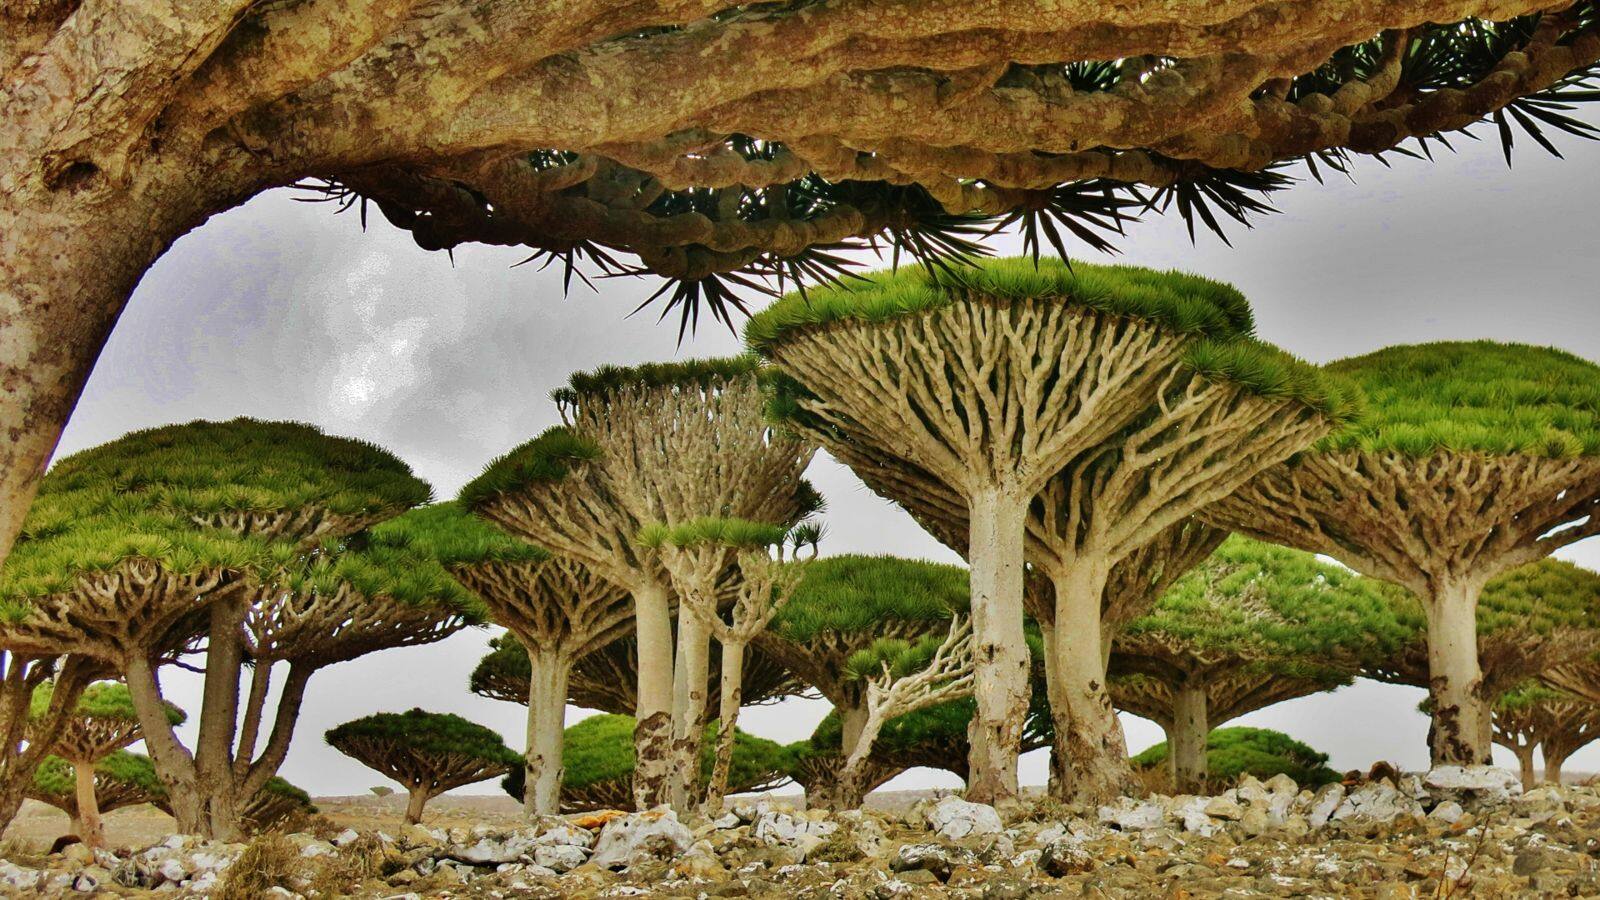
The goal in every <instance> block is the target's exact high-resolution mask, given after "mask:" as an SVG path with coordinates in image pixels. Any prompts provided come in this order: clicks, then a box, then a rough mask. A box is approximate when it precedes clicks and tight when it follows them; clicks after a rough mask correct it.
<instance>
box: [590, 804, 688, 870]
mask: <svg viewBox="0 0 1600 900" xmlns="http://www.w3.org/2000/svg"><path fill="white" fill-rule="evenodd" d="M692 843H694V834H693V833H692V832H690V831H689V829H688V828H685V827H684V826H683V824H682V823H680V822H679V821H678V816H677V814H676V813H674V812H673V811H672V810H670V809H666V808H664V807H663V808H659V809H652V810H650V811H648V812H642V813H629V814H626V815H623V816H620V817H616V818H612V819H610V820H609V821H607V822H606V824H605V827H604V828H603V829H602V830H601V832H600V838H599V840H597V841H595V845H594V855H593V856H592V857H590V861H591V862H593V863H594V864H595V865H596V866H598V867H600V868H602V869H619V868H630V867H632V866H634V865H637V864H638V863H640V862H644V861H646V860H652V859H657V860H666V859H672V858H674V857H676V856H678V855H679V854H681V853H683V851H685V850H687V849H689V845H690V844H692Z"/></svg>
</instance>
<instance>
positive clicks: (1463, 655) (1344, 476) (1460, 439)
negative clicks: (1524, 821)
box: [1206, 341, 1600, 764]
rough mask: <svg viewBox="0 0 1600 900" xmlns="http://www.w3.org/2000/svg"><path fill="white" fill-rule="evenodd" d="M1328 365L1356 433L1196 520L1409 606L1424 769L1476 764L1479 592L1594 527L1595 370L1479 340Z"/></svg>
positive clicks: (1484, 699) (1482, 714) (1599, 401)
mask: <svg viewBox="0 0 1600 900" xmlns="http://www.w3.org/2000/svg"><path fill="white" fill-rule="evenodd" d="M1328 368H1329V369H1330V370H1331V371H1333V372H1336V373H1338V374H1340V375H1343V376H1345V377H1348V378H1350V379H1352V380H1354V381H1356V382H1358V383H1360V384H1361V386H1362V387H1363V388H1365V390H1366V393H1367V395H1368V397H1369V399H1370V409H1369V411H1368V415H1367V416H1366V417H1365V418H1364V419H1363V421H1362V422H1361V423H1360V425H1359V427H1355V428H1351V429H1347V430H1346V431H1344V432H1342V433H1340V434H1338V435H1335V436H1333V437H1330V438H1328V439H1326V440H1324V441H1322V442H1321V443H1319V444H1318V445H1317V446H1316V447H1315V448H1313V449H1312V450H1311V451H1309V452H1306V453H1302V454H1300V455H1298V456H1296V457H1294V458H1293V459H1292V460H1290V461H1288V462H1286V463H1284V464H1283V465H1281V466H1277V467H1274V468H1273V469H1271V470H1269V471H1267V472H1265V473H1263V474H1261V475H1260V476H1259V477H1258V478H1256V479H1254V480H1253V481H1252V482H1251V483H1250V484H1249V485H1247V486H1245V487H1244V488H1243V489H1241V490H1240V491H1238V492H1236V493H1235V494H1234V495H1233V496H1231V497H1229V498H1228V499H1226V500H1225V501H1223V502H1222V503H1219V504H1217V505H1215V506H1213V507H1212V508H1211V509H1210V510H1208V511H1207V513H1206V515H1207V516H1209V517H1210V518H1212V519H1213V520H1214V521H1216V523H1217V524H1219V525H1221V526H1223V527H1227V528H1232V529H1234V530H1237V531H1239V532H1242V533H1245V534H1250V535H1253V536H1256V537H1261V538H1264V539H1267V540H1272V541H1276V542H1279V543H1284V544H1288V545H1290V546H1294V547H1299V548H1300V549H1303V550H1309V551H1311V552H1313V553H1322V554H1326V555H1328V556H1331V557H1333V558H1334V559H1337V560H1339V561H1340V562H1342V563H1344V564H1345V565H1348V566H1350V567H1351V568H1353V569H1355V570H1356V571H1358V572H1360V573H1362V574H1363V575H1369V576H1371V577H1374V578H1380V579H1383V580H1385V581H1389V582H1392V583H1394V584H1397V585H1400V586H1401V587H1404V588H1406V589H1408V590H1410V591H1411V592H1412V593H1413V594H1415V595H1416V596H1417V597H1418V598H1420V599H1421V603H1422V608H1423V612H1424V614H1425V616H1426V619H1427V634H1428V640H1427V653H1428V680H1427V685H1428V689H1429V691H1430V695H1431V698H1432V708H1433V727H1432V730H1431V731H1430V732H1429V745H1430V749H1431V753H1432V758H1433V761H1434V762H1435V763H1436V764H1437V763H1460V764H1477V763H1487V762H1488V761H1489V745H1490V722H1489V705H1490V703H1491V701H1492V700H1493V698H1494V696H1495V695H1494V694H1493V693H1491V692H1489V691H1487V690H1486V687H1485V684H1484V672H1483V668H1482V665H1481V664H1480V661H1479V654H1478V640H1477V635H1478V627H1477V610H1478V596H1479V594H1480V592H1481V591H1482V590H1483V586H1484V585H1485V584H1486V583H1487V582H1488V581H1489V579H1491V578H1493V577H1495V576H1496V575H1498V574H1500V573H1502V572H1506V571H1509V570H1511V569H1514V568H1516V567H1518V566H1522V565H1526V564H1528V563H1531V562H1535V561H1537V560H1540V559H1543V558H1544V557H1546V556H1548V555H1550V554H1551V553H1552V552H1554V551H1555V550H1557V549H1559V548H1561V547H1565V546H1567V545H1569V544H1571V543H1573V542H1574V541H1578V540H1581V539H1582V538H1585V537H1588V536H1589V535H1591V534H1594V533H1596V532H1600V516H1596V515H1594V512H1595V511H1596V505H1597V503H1600V367H1597V366H1595V365H1594V364H1593V363H1590V362H1588V361H1587V360H1583V359H1579V358H1578V357H1575V356H1572V355H1570V354H1567V353H1563V352H1561V351H1559V350H1553V349H1549V348H1541V347H1529V346H1525V345H1519V344H1499V343H1493V342H1490V341H1477V342H1462V343H1437V344H1418V345H1413V346H1403V347H1390V348H1387V349H1384V350H1379V351H1377V352H1375V353H1370V354H1367V355H1366V356H1359V357H1353V358H1351V359H1346V360H1342V361H1339V362H1335V363H1332V364H1330V365H1329V366H1328ZM1530 674H1534V673H1530ZM1520 680H1521V679H1520V678H1519V679H1516V680H1515V681H1512V682H1511V683H1510V684H1507V685H1505V688H1507V689H1508V688H1510V687H1511V686H1513V685H1515V684H1516V683H1517V682H1518V681H1520Z"/></svg>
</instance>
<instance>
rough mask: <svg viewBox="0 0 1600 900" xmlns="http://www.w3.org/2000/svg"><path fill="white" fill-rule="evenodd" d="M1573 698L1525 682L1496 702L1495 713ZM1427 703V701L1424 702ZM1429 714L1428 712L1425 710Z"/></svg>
mask: <svg viewBox="0 0 1600 900" xmlns="http://www.w3.org/2000/svg"><path fill="white" fill-rule="evenodd" d="M1573 699H1574V698H1573V696H1572V695H1571V694H1569V693H1567V692H1566V691H1559V690H1556V689H1555V688H1553V687H1550V686H1549V685H1546V684H1543V683H1541V682H1539V681H1525V682H1523V683H1522V684H1521V685H1518V686H1517V687H1515V688H1513V689H1511V690H1509V691H1506V692H1505V693H1504V694H1501V695H1500V699H1498V700H1496V701H1495V704H1494V708H1495V712H1521V711H1522V710H1525V709H1530V708H1532V707H1535V706H1538V705H1539V704H1541V703H1556V702H1562V701H1571V700H1573ZM1423 702H1424V703H1427V701H1426V700H1424V701H1423ZM1423 711H1424V712H1428V710H1423Z"/></svg>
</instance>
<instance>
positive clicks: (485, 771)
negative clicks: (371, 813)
mask: <svg viewBox="0 0 1600 900" xmlns="http://www.w3.org/2000/svg"><path fill="white" fill-rule="evenodd" d="M325 738H326V740H327V742H328V745H329V746H331V747H333V748H334V749H336V750H338V751H339V752H340V753H343V754H344V755H346V756H348V757H350V758H351V759H354V760H356V761H358V762H360V763H362V764H364V765H366V766H367V767H368V768H371V769H373V770H375V771H377V772H379V773H381V774H383V775H385V776H387V777H389V778H392V779H394V780H395V781H398V782H400V784H402V785H404V786H405V788H406V790H407V791H408V792H409V793H410V794H411V798H410V802H409V803H408V805H407V807H406V821H407V822H408V823H412V824H415V823H416V822H419V821H421V819H422V809H423V807H424V806H425V805H426V804H427V802H428V801H429V800H432V799H433V798H434V797H437V796H439V795H440V794H442V793H444V792H445V791H448V790H450V789H452V788H458V787H461V786H463V785H468V784H473V783H474V782H479V781H483V780H485V779H487V778H495V777H497V776H500V775H504V774H505V773H506V772H509V771H510V770H511V769H512V768H514V767H517V766H520V765H521V764H522V757H520V756H518V755H517V753H516V752H515V751H513V750H511V749H509V748H507V747H506V745H505V743H504V742H503V741H501V739H500V735H498V734H496V733H495V732H494V731H492V730H490V729H488V728H485V727H483V726H482V725H478V724H476V723H473V722H469V721H467V720H466V719H463V718H461V717H460V716H456V715H451V714H449V713H431V712H427V711H425V710H421V709H412V710H408V711H407V712H403V713H374V714H373V715H370V716H364V717H362V718H359V719H353V720H351V721H349V722H346V723H344V724H343V725H339V726H337V727H335V728H330V729H329V730H328V732H327V734H326V735H325Z"/></svg>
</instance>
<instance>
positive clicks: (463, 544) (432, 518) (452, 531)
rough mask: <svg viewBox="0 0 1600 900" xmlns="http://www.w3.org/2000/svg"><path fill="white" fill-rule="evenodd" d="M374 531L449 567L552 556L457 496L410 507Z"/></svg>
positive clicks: (395, 544)
mask: <svg viewBox="0 0 1600 900" xmlns="http://www.w3.org/2000/svg"><path fill="white" fill-rule="evenodd" d="M372 535H373V538H374V541H375V542H377V543H382V544H385V545H388V546H392V547H397V548H400V547H404V548H408V549H410V550H412V551H415V552H417V553H419V554H422V555H425V556H427V557H429V558H431V559H433V560H435V561H436V562H438V563H439V564H440V565H442V566H444V567H445V568H447V569H448V568H451V567H453V566H468V565H477V564H480V563H519V562H542V561H544V560H546V559H549V558H550V553H549V551H546V550H545V549H543V548H541V547H535V546H534V545H532V544H529V543H528V542H527V541H524V540H520V539H518V538H515V537H512V536H511V535H509V534H506V533H505V532H504V531H501V530H500V529H499V528H496V527H495V526H494V525H491V524H490V523H489V522H487V521H485V520H484V519H482V518H480V517H478V516H474V515H472V514H471V513H469V512H468V511H467V510H466V508H465V507H464V506H463V505H462V504H461V503H460V502H458V501H455V500H450V501H446V502H443V503H433V504H430V505H428V506H423V507H419V508H417V509H413V510H410V511H409V512H407V513H406V514H404V515H402V516H397V517H396V518H394V519H390V520H389V521H387V522H384V523H383V524H382V525H379V526H377V527H376V528H374V529H373V530H372Z"/></svg>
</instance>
